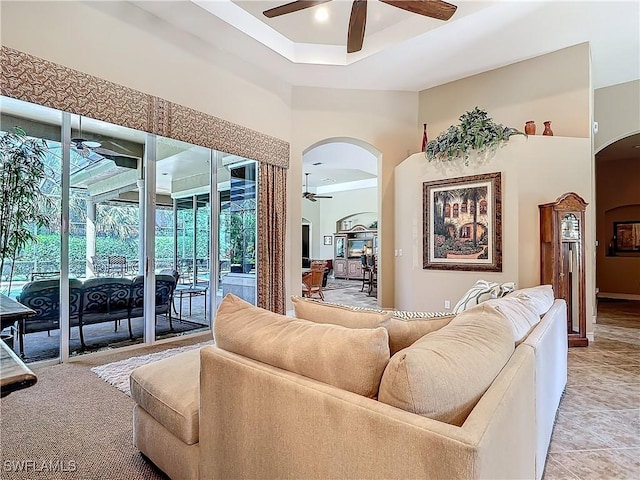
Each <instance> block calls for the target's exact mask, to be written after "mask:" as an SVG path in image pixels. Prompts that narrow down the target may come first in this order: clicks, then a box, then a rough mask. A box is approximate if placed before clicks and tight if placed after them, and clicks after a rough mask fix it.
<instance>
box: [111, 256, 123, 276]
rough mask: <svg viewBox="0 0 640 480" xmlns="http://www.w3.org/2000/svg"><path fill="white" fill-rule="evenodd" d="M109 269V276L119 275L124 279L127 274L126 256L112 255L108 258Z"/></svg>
mask: <svg viewBox="0 0 640 480" xmlns="http://www.w3.org/2000/svg"><path fill="white" fill-rule="evenodd" d="M107 268H108V273H109V274H113V273H115V274H118V275H120V276H121V277H124V275H125V273H126V272H127V257H125V256H124V255H110V256H109V257H108V258H107Z"/></svg>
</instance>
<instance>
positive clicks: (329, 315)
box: [291, 296, 391, 328]
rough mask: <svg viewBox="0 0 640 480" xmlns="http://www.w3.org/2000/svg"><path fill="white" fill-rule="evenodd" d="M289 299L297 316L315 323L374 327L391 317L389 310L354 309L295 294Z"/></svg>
mask: <svg viewBox="0 0 640 480" xmlns="http://www.w3.org/2000/svg"><path fill="white" fill-rule="evenodd" d="M291 301H292V302H293V308H294V311H295V315H296V317H297V318H302V319H304V320H309V321H312V322H317V323H331V324H334V325H341V326H343V327H350V328H376V327H380V326H381V324H382V322H384V321H385V320H387V319H388V318H389V317H391V313H390V312H383V311H381V310H367V309H358V310H354V309H353V308H350V307H348V306H342V305H337V304H331V303H326V302H322V301H319V300H314V299H306V298H301V297H297V296H292V297H291Z"/></svg>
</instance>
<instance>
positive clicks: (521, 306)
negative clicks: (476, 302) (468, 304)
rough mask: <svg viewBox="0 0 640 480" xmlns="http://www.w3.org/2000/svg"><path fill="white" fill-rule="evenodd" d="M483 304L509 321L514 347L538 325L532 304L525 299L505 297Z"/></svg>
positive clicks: (538, 320) (537, 318)
mask: <svg viewBox="0 0 640 480" xmlns="http://www.w3.org/2000/svg"><path fill="white" fill-rule="evenodd" d="M485 303H486V304H487V305H491V306H493V307H494V308H495V309H496V310H497V311H498V312H500V313H501V314H502V315H504V317H505V318H506V319H507V320H508V321H509V325H511V329H512V331H513V341H514V343H515V345H516V346H518V345H519V344H520V343H521V342H522V341H523V340H524V339H525V338H526V337H527V335H529V332H530V331H531V330H533V327H535V326H536V325H537V324H538V323H540V315H538V313H537V312H536V308H535V306H534V304H533V302H532V301H530V300H529V299H527V298H520V297H512V296H506V297H503V298H496V299H493V300H487V301H486V302H485ZM474 308H478V307H474Z"/></svg>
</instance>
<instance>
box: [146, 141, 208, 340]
mask: <svg viewBox="0 0 640 480" xmlns="http://www.w3.org/2000/svg"><path fill="white" fill-rule="evenodd" d="M156 158H157V161H156V206H157V207H156V244H155V245H156V269H155V272H156V282H160V280H162V279H163V278H165V277H166V276H167V275H171V276H173V277H174V278H175V279H176V280H177V282H176V286H175V289H174V290H173V292H172V293H171V299H170V301H169V307H168V308H166V307H161V308H160V309H159V308H158V307H157V306H156V312H161V311H162V312H164V310H166V312H164V313H162V314H158V315H156V338H166V337H169V336H173V335H182V334H186V333H192V332H197V331H202V330H207V329H209V327H210V318H211V312H210V311H209V303H208V302H209V296H210V294H211V284H210V262H209V243H210V242H209V239H210V236H211V228H210V220H209V219H210V216H211V208H210V205H209V196H210V189H211V186H210V185H211V180H210V178H211V168H210V165H211V161H210V159H211V150H210V149H208V148H204V147H200V146H197V145H192V144H188V143H185V142H180V141H177V140H173V139H169V138H163V137H159V138H158V140H157V156H156ZM169 253H170V254H171V256H170V258H169V257H168V255H169ZM163 281H164V280H163ZM158 285H160V283H158ZM160 293H161V292H159V293H158V294H157V295H156V301H163V299H162V298H161V295H160Z"/></svg>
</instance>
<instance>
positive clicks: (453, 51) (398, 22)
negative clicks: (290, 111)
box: [96, 0, 640, 91]
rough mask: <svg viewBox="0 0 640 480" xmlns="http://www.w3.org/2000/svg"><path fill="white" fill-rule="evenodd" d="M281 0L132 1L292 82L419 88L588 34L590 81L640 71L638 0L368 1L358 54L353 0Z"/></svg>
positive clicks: (615, 79) (626, 77)
mask: <svg viewBox="0 0 640 480" xmlns="http://www.w3.org/2000/svg"><path fill="white" fill-rule="evenodd" d="M283 3H287V2H286V0H285V1H283V2H274V1H264V2H261V1H258V2H246V1H241V0H238V1H236V2H233V1H231V0H217V1H204V0H191V1H173V2H162V1H137V2H134V4H135V5H136V6H137V7H139V8H141V9H143V10H145V11H146V12H148V13H150V14H152V15H153V16H155V17H157V18H160V19H162V20H163V21H164V22H166V24H170V25H173V26H174V27H176V28H177V29H178V30H179V31H182V32H183V33H184V32H186V33H188V34H190V35H193V36H195V37H198V38H199V39H201V40H202V41H204V42H205V43H206V44H208V45H209V47H210V48H211V49H212V50H215V51H217V52H223V53H226V54H227V55H228V56H229V59H230V63H231V59H233V60H234V61H238V60H242V61H244V62H246V63H248V64H251V65H253V66H254V67H257V68H259V69H260V70H262V71H263V72H265V73H269V76H273V77H275V78H279V79H281V80H282V81H284V82H286V83H288V84H289V85H294V86H316V87H332V88H357V89H380V90H408V91H420V90H424V89H426V88H430V87H433V86H436V85H440V84H443V83H446V82H450V81H453V80H457V79H460V78H464V77H467V76H470V75H474V74H477V73H481V72H484V71H488V70H491V69H495V68H498V67H501V66H504V65H508V64H511V63H514V62H518V61H521V60H525V59H528V58H532V57H535V56H538V55H543V54H545V53H549V52H552V51H555V50H559V49H562V48H565V47H569V46H572V45H576V44H579V43H583V42H590V45H591V56H592V79H593V86H594V88H600V87H604V86H608V85H615V84H618V83H622V82H626V81H630V80H635V79H637V78H640V28H639V18H640V2H638V1H637V0H630V1H606V0H605V1H556V0H552V1H544V0H540V1H493V2H481V1H469V0H462V1H452V2H451V3H454V4H455V5H457V6H458V10H457V11H456V13H455V14H454V15H453V17H452V18H451V19H450V20H449V21H447V22H442V21H438V20H433V19H428V18H424V17H421V16H420V15H415V14H411V13H407V12H404V11H402V10H399V9H397V8H394V7H391V6H389V5H385V4H382V3H380V2H378V1H377V0H369V2H368V4H369V15H368V21H367V33H366V35H365V41H364V47H363V49H362V51H361V52H357V53H352V54H346V48H345V44H346V30H347V29H346V25H347V22H348V17H349V14H348V12H349V9H350V6H351V3H352V2H351V1H350V0H348V1H344V0H333V1H331V2H329V3H326V4H324V5H321V6H316V7H312V8H309V9H306V10H302V11H299V12H296V13H292V14H289V15H284V16H282V17H279V18H275V19H267V18H266V17H264V16H263V15H262V14H261V12H262V10H265V9H267V8H270V7H273V6H276V5H280V4H283ZM100 5H102V6H100ZM107 5H108V4H107ZM321 7H326V8H328V9H329V10H330V12H329V13H330V19H329V22H327V23H326V24H319V23H317V22H314V21H313V15H314V14H315V10H316V9H318V8H321ZM96 8H102V9H108V8H109V7H108V6H106V5H105V4H104V3H102V2H98V4H97V5H96ZM114 8H115V7H114ZM118 12H119V14H121V13H122V10H121V9H119V10H118ZM167 34H168V32H167Z"/></svg>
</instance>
